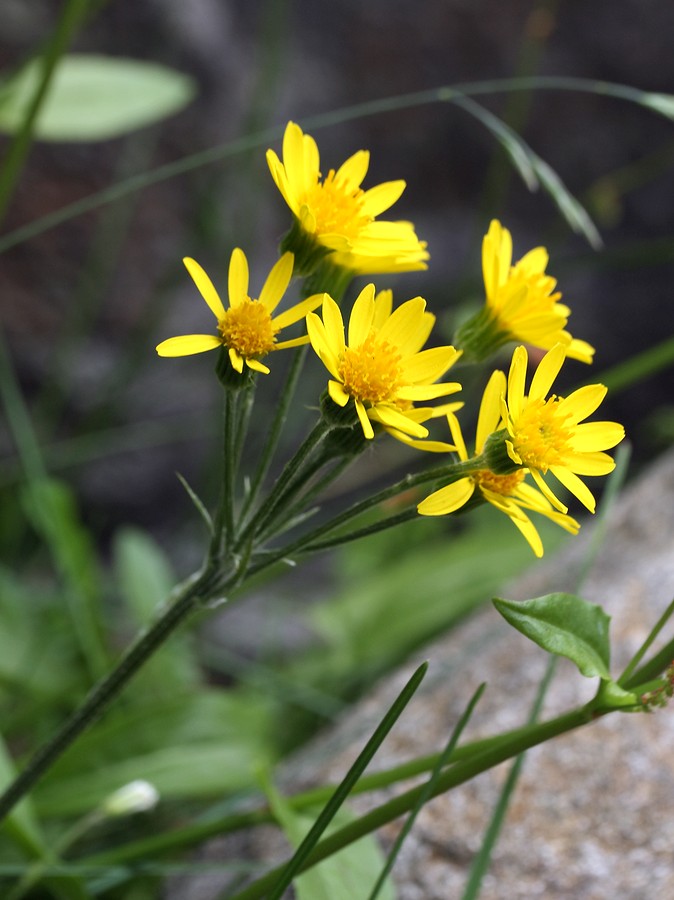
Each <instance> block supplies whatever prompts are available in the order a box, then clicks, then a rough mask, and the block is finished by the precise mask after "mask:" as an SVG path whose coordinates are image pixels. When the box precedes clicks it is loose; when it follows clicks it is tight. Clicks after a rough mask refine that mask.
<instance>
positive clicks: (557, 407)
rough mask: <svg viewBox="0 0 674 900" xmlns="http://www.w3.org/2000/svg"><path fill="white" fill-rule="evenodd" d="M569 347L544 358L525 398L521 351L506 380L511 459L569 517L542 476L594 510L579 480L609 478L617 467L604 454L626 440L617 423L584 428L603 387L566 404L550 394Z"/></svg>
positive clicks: (505, 409)
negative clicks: (589, 477) (581, 476)
mask: <svg viewBox="0 0 674 900" xmlns="http://www.w3.org/2000/svg"><path fill="white" fill-rule="evenodd" d="M565 355H566V347H564V345H562V344H557V346H555V347H553V348H552V350H550V351H548V353H546V354H545V356H544V357H543V359H542V360H541V362H540V363H539V365H538V368H537V369H536V372H535V373H534V376H533V378H532V380H531V387H530V388H529V393H528V395H526V394H525V393H524V383H525V378H526V372H527V362H528V357H527V351H526V350H525V348H524V347H517V348H516V350H515V352H514V353H513V358H512V362H511V364H510V373H509V375H508V391H507V398H504V400H503V401H502V416H503V421H504V422H505V427H506V429H507V432H508V438H509V439H508V440H506V448H507V452H508V456H509V457H510V459H511V460H512V461H513V463H516V464H517V465H520V466H523V467H524V468H525V469H528V471H529V472H531V474H532V476H533V479H534V481H535V482H536V484H537V485H538V487H539V488H540V489H541V491H542V493H543V494H545V496H546V497H547V498H548V500H549V501H550V502H551V503H552V505H553V506H555V507H556V508H557V509H559V510H561V511H562V512H566V506H564V504H563V503H561V502H560V501H559V500H558V499H557V497H556V496H555V495H554V494H553V492H552V491H551V490H550V488H549V487H548V485H547V484H546V483H545V481H544V479H543V475H545V474H546V473H547V472H550V473H551V474H552V475H554V477H555V478H556V479H557V480H558V481H559V482H561V484H563V485H564V487H565V488H567V490H569V491H570V492H571V493H572V494H573V495H574V496H575V497H577V498H578V499H579V500H580V502H581V503H582V504H583V505H584V506H585V507H587V509H589V510H590V512H594V510H595V500H594V497H593V496H592V494H591V492H590V490H589V489H588V487H587V486H586V485H585V483H584V482H583V481H581V479H580V478H579V477H578V476H579V475H608V473H609V472H611V471H612V470H613V469H614V468H615V462H614V461H613V459H611V457H610V456H609V455H608V454H607V453H604V452H602V451H604V450H608V449H610V448H611V447H615V446H616V444H619V443H620V441H621V440H622V439H623V437H624V436H625V429H624V428H623V426H622V425H619V424H618V423H617V422H585V423H583V421H582V420H583V419H586V418H587V417H588V416H590V415H592V413H593V412H594V411H595V410H596V409H597V408H598V407H599V405H600V403H601V402H602V400H603V399H604V397H605V396H606V390H607V389H606V388H605V387H604V385H603V384H588V385H585V387H582V388H579V389H578V390H576V391H573V393H572V394H569V396H568V397H566V398H565V399H564V398H562V397H558V396H556V395H555V394H552V395H551V396H550V397H548V398H547V399H546V395H547V394H548V392H549V390H550V388H551V387H552V383H553V381H554V380H555V378H556V377H557V375H558V373H559V370H560V369H561V367H562V364H563V362H564V357H565Z"/></svg>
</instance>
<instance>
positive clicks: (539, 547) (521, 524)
mask: <svg viewBox="0 0 674 900" xmlns="http://www.w3.org/2000/svg"><path fill="white" fill-rule="evenodd" d="M510 521H511V522H512V523H513V525H515V527H516V528H519V530H520V531H521V533H522V534H523V535H524V537H525V539H526V541H527V543H528V544H529V546H530V547H531V549H532V550H533V551H534V553H535V554H536V556H537V557H538V558H539V559H540V558H541V556H543V541H542V540H541V536H540V534H539V533H538V532H537V531H536V527H535V525H534V523H533V522H532V521H531V519H530V518H529V517H528V516H524V518H515V517H514V516H511V517H510Z"/></svg>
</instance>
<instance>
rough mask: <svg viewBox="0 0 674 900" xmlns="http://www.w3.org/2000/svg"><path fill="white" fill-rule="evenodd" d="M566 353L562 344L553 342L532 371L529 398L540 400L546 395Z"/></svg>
mask: <svg viewBox="0 0 674 900" xmlns="http://www.w3.org/2000/svg"><path fill="white" fill-rule="evenodd" d="M565 357H566V353H565V351H564V346H563V345H562V344H555V346H554V347H553V348H552V350H548V352H547V353H546V354H545V356H544V357H543V359H542V360H541V361H540V363H539V364H538V368H537V369H536V371H535V372H534V377H533V378H532V379H531V387H530V389H529V398H530V399H531V400H536V399H538V398H540V399H541V400H542V399H544V398H545V397H547V395H548V393H549V392H550V388H551V387H552V385H553V383H554V380H555V378H556V377H557V376H558V375H559V370H560V369H561V368H562V366H563V364H564V359H565Z"/></svg>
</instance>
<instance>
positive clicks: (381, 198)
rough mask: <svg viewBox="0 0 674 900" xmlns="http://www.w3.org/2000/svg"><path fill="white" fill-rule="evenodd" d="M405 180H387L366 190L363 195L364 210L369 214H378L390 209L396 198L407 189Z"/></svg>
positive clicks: (373, 215)
mask: <svg viewBox="0 0 674 900" xmlns="http://www.w3.org/2000/svg"><path fill="white" fill-rule="evenodd" d="M405 187H406V185H405V182H404V181H385V182H384V183H383V184H378V185H377V186H376V187H373V188H370V190H369V191H365V193H364V194H363V197H362V203H363V206H362V210H363V212H364V213H365V215H367V216H372V218H373V219H374V217H375V216H378V215H379V213H383V212H384V211H385V210H387V209H389V208H390V207H391V206H393V204H394V203H395V202H396V200H399V199H400V195H401V194H402V192H403V191H404V190H405Z"/></svg>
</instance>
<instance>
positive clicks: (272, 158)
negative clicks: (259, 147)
mask: <svg viewBox="0 0 674 900" xmlns="http://www.w3.org/2000/svg"><path fill="white" fill-rule="evenodd" d="M267 165H268V166H269V171H270V172H271V177H272V178H273V179H274V183H275V184H276V187H277V188H278V189H279V191H280V192H281V195H282V197H283V199H284V200H285V202H286V203H287V204H288V206H289V207H290V209H291V210H292V212H293V213H294V214H295V215H296V216H297V215H298V214H299V203H298V202H297V197H295V196H294V195H293V193H292V191H291V190H290V185H289V183H288V176H287V175H286V170H285V169H284V167H283V165H282V164H281V160H280V159H279V158H278V156H277V155H276V154H275V153H274V151H273V150H267Z"/></svg>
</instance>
